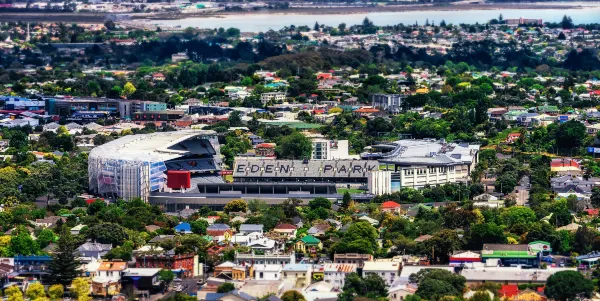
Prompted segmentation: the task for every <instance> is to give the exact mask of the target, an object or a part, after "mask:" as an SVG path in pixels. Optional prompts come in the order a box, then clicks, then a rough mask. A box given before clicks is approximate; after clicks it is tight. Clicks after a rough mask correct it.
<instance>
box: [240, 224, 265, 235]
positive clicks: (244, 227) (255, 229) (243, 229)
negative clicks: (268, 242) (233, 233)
mask: <svg viewBox="0 0 600 301" xmlns="http://www.w3.org/2000/svg"><path fill="white" fill-rule="evenodd" d="M263 228H264V226H263V225H256V224H241V225H240V231H238V232H239V233H244V234H249V233H260V234H263Z"/></svg>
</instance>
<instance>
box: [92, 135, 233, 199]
mask: <svg viewBox="0 0 600 301" xmlns="http://www.w3.org/2000/svg"><path fill="white" fill-rule="evenodd" d="M220 165H221V162H220V150H219V142H218V140H217V137H216V133H215V132H214V131H176V132H158V133H152V134H143V135H129V136H125V137H122V138H119V139H117V140H114V141H111V142H108V143H106V144H103V145H100V146H98V147H96V148H94V149H93V150H92V151H91V152H90V155H89V158H88V174H89V187H90V190H91V191H93V192H95V193H96V194H98V195H101V196H104V197H107V198H112V199H116V198H123V199H132V198H137V197H139V198H142V199H144V200H146V201H148V200H149V197H150V194H151V193H152V192H164V191H173V190H177V191H181V192H185V191H187V190H188V189H191V188H193V189H196V187H197V185H198V184H201V183H223V180H222V178H221V176H220V174H219V171H220Z"/></svg>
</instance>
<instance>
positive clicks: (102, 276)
mask: <svg viewBox="0 0 600 301" xmlns="http://www.w3.org/2000/svg"><path fill="white" fill-rule="evenodd" d="M126 269H127V262H124V261H103V262H101V263H100V266H99V267H98V271H97V274H96V277H94V278H93V279H92V294H94V295H98V296H105V297H106V296H109V295H110V296H112V295H116V294H118V293H119V292H120V291H121V277H122V276H123V273H124V272H125V270H126Z"/></svg>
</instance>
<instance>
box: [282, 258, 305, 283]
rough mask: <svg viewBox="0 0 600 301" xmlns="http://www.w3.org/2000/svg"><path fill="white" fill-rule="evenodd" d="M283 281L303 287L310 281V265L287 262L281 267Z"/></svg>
mask: <svg viewBox="0 0 600 301" xmlns="http://www.w3.org/2000/svg"><path fill="white" fill-rule="evenodd" d="M282 271H283V281H284V282H287V283H290V284H292V285H293V287H294V288H305V287H307V286H308V285H309V284H310V282H311V281H312V265H310V264H298V263H297V264H288V265H285V266H284V267H283V268H282Z"/></svg>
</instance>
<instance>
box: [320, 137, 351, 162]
mask: <svg viewBox="0 0 600 301" xmlns="http://www.w3.org/2000/svg"><path fill="white" fill-rule="evenodd" d="M312 145H313V152H312V156H311V159H313V160H339V159H349V158H351V156H350V155H348V140H328V139H313V140H312Z"/></svg>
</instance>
